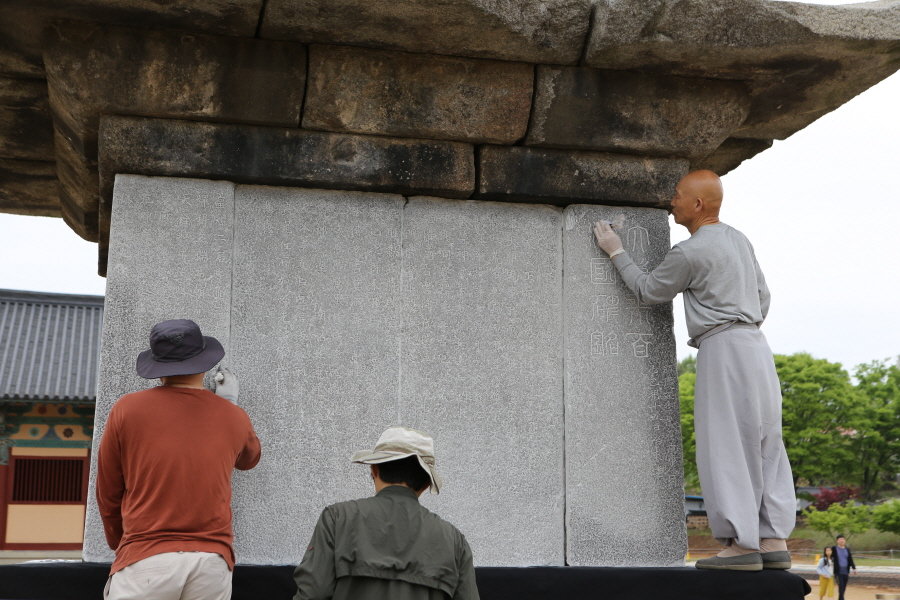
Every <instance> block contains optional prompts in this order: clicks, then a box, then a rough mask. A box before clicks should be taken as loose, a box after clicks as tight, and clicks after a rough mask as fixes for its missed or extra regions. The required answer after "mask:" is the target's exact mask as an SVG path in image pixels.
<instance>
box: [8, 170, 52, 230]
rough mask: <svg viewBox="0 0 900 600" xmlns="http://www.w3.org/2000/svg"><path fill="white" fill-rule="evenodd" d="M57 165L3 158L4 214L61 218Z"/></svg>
mask: <svg viewBox="0 0 900 600" xmlns="http://www.w3.org/2000/svg"><path fill="white" fill-rule="evenodd" d="M57 188H58V184H57V182H56V164H55V163H52V162H42V161H34V160H10V159H5V158H0V211H2V212H5V213H12V214H18V215H34V216H40V217H58V216H60V210H59V193H58V191H57Z"/></svg>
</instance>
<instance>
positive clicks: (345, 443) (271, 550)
mask: <svg viewBox="0 0 900 600" xmlns="http://www.w3.org/2000/svg"><path fill="white" fill-rule="evenodd" d="M402 202H403V199H402V197H400V196H394V195H387V194H372V193H359V192H344V191H340V192H338V191H325V190H300V189H287V188H265V187H250V186H241V187H239V188H238V192H237V197H236V208H235V246H234V281H233V286H234V291H233V305H232V323H233V325H232V350H233V355H234V365H235V369H236V373H239V375H240V377H241V399H240V404H241V405H242V406H244V407H245V408H246V409H247V410H248V411H249V412H250V414H251V416H252V417H253V420H254V424H255V427H256V429H257V432H258V434H259V437H260V440H261V442H262V445H263V458H262V461H261V462H260V464H259V465H258V466H257V467H256V468H255V469H253V470H252V471H248V472H245V473H237V474H236V475H235V478H234V481H235V500H234V512H235V525H234V526H235V536H236V548H237V553H238V560H239V561H240V562H244V563H252V564H296V563H298V562H299V561H300V558H302V556H303V552H304V551H305V549H306V546H307V544H308V543H309V539H310V536H311V535H312V530H313V526H314V525H315V521H316V519H317V518H318V516H319V513H320V512H321V511H322V509H323V508H324V507H325V506H326V505H327V504H330V503H334V502H338V501H342V500H349V499H352V498H358V497H365V496H369V495H371V493H372V490H371V480H370V479H369V475H368V471H367V470H366V467H364V466H360V465H354V464H351V463H350V461H349V457H350V454H351V453H352V452H353V451H355V450H362V449H365V448H370V447H372V445H373V444H374V443H375V441H376V440H377V439H378V436H379V435H380V433H381V431H383V430H384V429H385V428H386V427H388V426H390V425H391V424H393V423H395V422H396V421H397V419H398V415H397V392H398V383H397V378H398V373H399V369H398V349H399V343H400V340H399V335H400V324H401V320H400V306H401V305H402V303H401V302H400V285H399V279H400V208H401V205H402Z"/></svg>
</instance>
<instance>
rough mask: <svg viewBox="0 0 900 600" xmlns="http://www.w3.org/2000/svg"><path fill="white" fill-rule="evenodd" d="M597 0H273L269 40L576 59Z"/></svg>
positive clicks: (265, 24)
mask: <svg viewBox="0 0 900 600" xmlns="http://www.w3.org/2000/svg"><path fill="white" fill-rule="evenodd" d="M590 14H591V0H543V1H541V2H532V1H530V0H529V1H520V2H509V1H508V0H443V1H441V2H422V1H421V0H268V2H267V3H266V9H265V14H264V15H263V19H262V26H261V28H260V35H261V37H263V38H266V39H277V40H292V41H301V42H310V43H322V44H348V45H354V46H369V47H375V48H388V49H392V50H407V51H411V52H422V53H429V54H449V55H455V56H471V57H476V58H498V59H502V60H514V61H525V62H533V63H555V64H575V63H576V62H577V61H578V59H579V58H580V56H581V50H582V47H583V46H584V42H585V39H586V37H587V33H588V25H589V23H590Z"/></svg>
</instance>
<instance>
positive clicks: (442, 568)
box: [294, 485, 478, 600]
mask: <svg viewBox="0 0 900 600" xmlns="http://www.w3.org/2000/svg"><path fill="white" fill-rule="evenodd" d="M294 580H295V581H296V582H297V588H298V589H297V594H296V595H295V596H294V600H327V599H334V600H360V599H366V600H377V599H379V598H384V599H390V600H446V599H447V598H452V599H453V600H478V588H477V587H476V585H475V568H474V567H473V566H472V551H471V550H470V549H469V544H468V542H466V538H465V537H464V536H463V534H462V533H460V532H459V530H458V529H456V527H454V526H453V525H451V524H450V523H448V522H446V521H444V520H443V519H441V518H440V517H438V516H437V515H435V514H433V513H432V512H431V511H429V510H428V509H427V508H425V507H423V506H422V505H421V504H419V499H418V497H417V496H416V494H415V492H413V491H412V490H411V489H409V488H407V487H403V486H397V485H391V486H388V487H386V488H384V489H383V490H381V491H380V492H378V494H377V495H375V496H373V497H371V498H365V499H362V500H351V501H350V502H341V503H339V504H333V505H331V506H329V507H327V508H326V509H325V510H324V511H322V516H320V517H319V521H318V523H316V529H315V531H314V532H313V536H312V540H311V541H310V543H309V548H307V549H306V553H305V554H304V555H303V560H302V561H301V562H300V564H299V565H298V566H297V568H296V569H295V570H294Z"/></svg>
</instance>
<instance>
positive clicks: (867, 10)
mask: <svg viewBox="0 0 900 600" xmlns="http://www.w3.org/2000/svg"><path fill="white" fill-rule="evenodd" d="M898 58H900V2H898V1H897V0H884V1H882V2H867V3H862V4H850V5H843V6H817V5H810V4H802V3H799V2H772V1H766V0H646V1H641V2H637V1H635V2H614V1H612V0H602V1H600V2H597V4H596V10H595V12H594V17H593V28H592V31H591V37H590V40H589V42H588V45H587V52H586V60H585V63H586V64H587V65H588V66H592V67H598V68H611V69H641V70H644V71H653V72H661V73H670V74H675V75H687V76H692V77H706V78H714V79H735V80H744V81H746V82H747V84H748V87H749V89H750V94H751V98H752V100H753V101H752V104H751V108H750V115H749V116H748V118H747V120H746V121H745V123H744V125H743V127H742V128H741V129H740V130H739V131H738V135H739V136H740V137H746V138H757V139H772V138H774V139H784V138H786V137H788V136H790V135H791V134H793V133H794V132H796V131H798V130H800V129H803V128H804V127H806V126H807V125H808V124H810V123H812V122H813V121H815V120H816V119H818V118H819V117H820V116H822V115H823V114H825V113H828V112H830V111H832V110H834V109H835V108H837V107H838V106H840V105H841V104H843V103H844V102H847V101H848V100H850V99H851V98H853V97H854V96H856V95H857V94H859V93H860V92H862V91H864V90H866V89H868V88H869V87H870V86H872V85H874V84H875V83H877V82H878V81H881V80H882V79H884V78H886V77H888V76H889V75H891V74H892V73H893V72H894V71H896V70H897V61H898Z"/></svg>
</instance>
